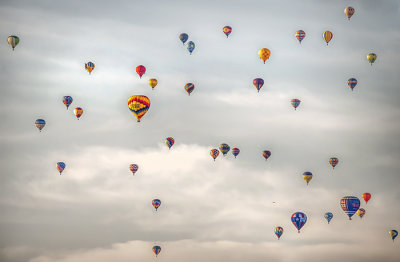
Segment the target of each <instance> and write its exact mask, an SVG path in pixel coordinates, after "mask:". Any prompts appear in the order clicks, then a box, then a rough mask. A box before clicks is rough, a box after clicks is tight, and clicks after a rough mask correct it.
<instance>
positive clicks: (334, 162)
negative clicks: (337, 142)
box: [329, 157, 339, 169]
mask: <svg viewBox="0 0 400 262" xmlns="http://www.w3.org/2000/svg"><path fill="white" fill-rule="evenodd" d="M329 163H330V164H331V166H332V167H333V169H335V166H336V165H337V164H338V163H339V159H337V158H336V157H331V158H329Z"/></svg>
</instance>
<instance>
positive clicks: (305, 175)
mask: <svg viewBox="0 0 400 262" xmlns="http://www.w3.org/2000/svg"><path fill="white" fill-rule="evenodd" d="M312 177H313V175H312V173H311V172H304V173H303V179H304V180H305V181H306V182H307V185H308V183H309V182H310V181H311V179H312Z"/></svg>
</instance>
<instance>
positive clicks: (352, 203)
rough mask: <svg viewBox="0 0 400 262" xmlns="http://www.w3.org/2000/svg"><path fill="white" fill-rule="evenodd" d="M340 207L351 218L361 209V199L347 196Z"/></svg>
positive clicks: (341, 201)
mask: <svg viewBox="0 0 400 262" xmlns="http://www.w3.org/2000/svg"><path fill="white" fill-rule="evenodd" d="M340 206H341V207H342V209H343V211H344V212H345V213H346V215H348V216H349V219H350V220H351V217H352V216H353V215H354V214H355V213H356V212H357V210H358V209H359V208H360V199H358V198H357V197H355V196H345V197H343V198H342V199H341V200H340Z"/></svg>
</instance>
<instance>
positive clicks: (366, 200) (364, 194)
mask: <svg viewBox="0 0 400 262" xmlns="http://www.w3.org/2000/svg"><path fill="white" fill-rule="evenodd" d="M362 198H363V199H364V201H365V204H367V203H368V201H369V200H370V199H371V194H370V193H363V194H362Z"/></svg>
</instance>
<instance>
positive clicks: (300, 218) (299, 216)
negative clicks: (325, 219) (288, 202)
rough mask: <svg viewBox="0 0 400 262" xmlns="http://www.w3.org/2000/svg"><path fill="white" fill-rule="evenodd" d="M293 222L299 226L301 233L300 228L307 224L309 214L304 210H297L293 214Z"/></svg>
mask: <svg viewBox="0 0 400 262" xmlns="http://www.w3.org/2000/svg"><path fill="white" fill-rule="evenodd" d="M291 220H292V223H293V225H294V226H295V227H296V228H297V230H298V232H299V233H300V229H301V228H302V227H303V226H304V225H305V224H306V222H307V216H306V214H304V213H302V212H296V213H294V214H293V215H292V218H291Z"/></svg>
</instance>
